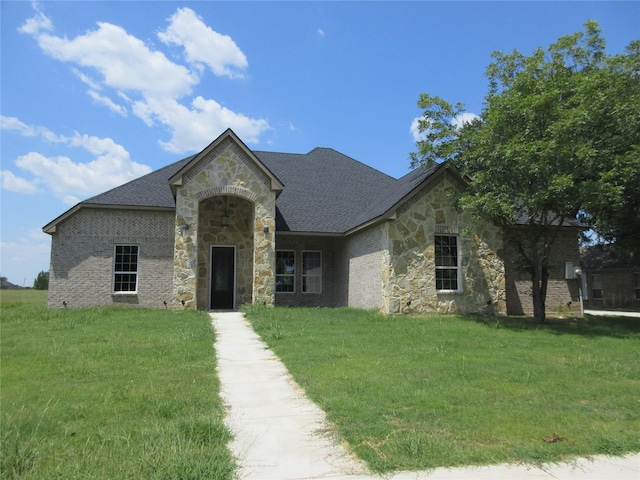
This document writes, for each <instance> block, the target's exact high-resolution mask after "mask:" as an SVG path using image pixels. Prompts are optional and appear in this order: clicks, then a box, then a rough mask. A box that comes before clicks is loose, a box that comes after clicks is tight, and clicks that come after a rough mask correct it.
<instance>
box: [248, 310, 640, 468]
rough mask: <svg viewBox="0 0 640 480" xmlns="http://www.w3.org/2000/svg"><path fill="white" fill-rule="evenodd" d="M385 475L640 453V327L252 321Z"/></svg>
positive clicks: (349, 317) (322, 317)
mask: <svg viewBox="0 0 640 480" xmlns="http://www.w3.org/2000/svg"><path fill="white" fill-rule="evenodd" d="M246 313H247V314H248V318H249V320H250V321H251V322H252V324H253V326H254V328H255V329H256V331H257V332H258V333H259V334H260V335H261V336H262V338H263V339H264V340H265V341H266V342H267V343H268V344H269V346H270V347H271V348H272V349H273V350H274V351H275V353H276V354H277V355H278V356H279V357H280V358H281V359H282V360H283V361H284V363H285V364H286V366H287V367H288V368H289V370H290V371H291V372H292V374H293V376H294V377H295V379H296V381H297V382H298V383H299V384H300V385H301V386H302V387H303V388H304V389H305V390H306V391H307V393H308V394H309V396H310V397H311V398H312V399H313V400H314V401H316V402H317V403H318V404H319V405H320V406H321V407H322V408H323V409H324V410H325V411H326V412H327V415H328V419H329V421H330V422H333V423H334V424H335V425H336V427H337V430H338V431H339V433H340V434H341V435H342V436H343V437H344V438H345V439H346V441H347V442H348V443H349V445H350V447H351V449H352V450H353V451H354V452H355V453H357V454H358V455H359V456H360V457H361V458H362V459H364V460H366V461H367V462H368V463H369V466H370V467H371V468H372V469H374V470H376V471H379V472H389V471H392V470H422V469H428V468H432V467H439V466H455V465H472V464H494V463H502V462H518V461H525V462H532V463H539V462H553V461H560V460H565V459H568V458H570V457H571V456H575V455H581V456H582V455H592V454H612V455H620V454H623V453H626V452H635V451H640V435H638V432H640V321H639V320H638V319H630V318H611V317H607V318H604V317H603V318H599V317H590V318H587V319H577V320H576V319H571V320H562V319H550V320H549V321H548V324H547V325H544V326H538V325H533V324H532V321H531V320H530V319H518V318H465V317H458V316H393V317H388V316H382V315H379V314H377V313H372V312H365V311H356V310H349V309H299V308H275V309H270V308H250V309H247V312H246Z"/></svg>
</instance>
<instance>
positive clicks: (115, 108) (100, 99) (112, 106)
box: [87, 90, 128, 117]
mask: <svg viewBox="0 0 640 480" xmlns="http://www.w3.org/2000/svg"><path fill="white" fill-rule="evenodd" d="M87 93H88V94H89V96H90V97H91V98H93V100H94V101H95V102H96V103H97V104H98V105H104V106H105V107H107V108H108V109H109V110H111V111H112V112H115V113H117V114H118V115H120V116H122V117H126V116H127V115H128V113H127V109H126V108H125V107H123V106H122V105H118V104H117V103H115V102H114V101H113V100H111V99H110V98H109V97H107V96H105V95H100V94H99V93H98V92H96V91H95V90H88V91H87Z"/></svg>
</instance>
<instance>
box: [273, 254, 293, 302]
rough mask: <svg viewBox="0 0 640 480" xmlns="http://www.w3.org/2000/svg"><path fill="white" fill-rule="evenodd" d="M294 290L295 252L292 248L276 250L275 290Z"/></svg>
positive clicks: (290, 291)
mask: <svg viewBox="0 0 640 480" xmlns="http://www.w3.org/2000/svg"><path fill="white" fill-rule="evenodd" d="M295 291H296V252H294V251H293V250H277V251H276V292H280V293H294V292H295Z"/></svg>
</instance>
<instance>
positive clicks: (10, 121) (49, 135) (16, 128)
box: [0, 115, 67, 143]
mask: <svg viewBox="0 0 640 480" xmlns="http://www.w3.org/2000/svg"><path fill="white" fill-rule="evenodd" d="M0 128H2V130H10V131H13V132H16V133H19V134H20V135H22V136H23V137H35V136H40V137H42V138H43V139H44V140H46V141H47V142H51V143H64V142H66V141H67V139H66V138H65V137H62V136H60V135H56V134H55V133H53V132H52V131H51V130H49V129H48V128H45V127H37V126H33V125H27V124H26V123H24V122H21V121H20V120H18V119H17V118H16V117H5V116H4V115H0Z"/></svg>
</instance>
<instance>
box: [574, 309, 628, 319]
mask: <svg viewBox="0 0 640 480" xmlns="http://www.w3.org/2000/svg"><path fill="white" fill-rule="evenodd" d="M584 313H585V314H586V315H603V316H605V317H635V318H640V312H618V311H614V310H585V311H584Z"/></svg>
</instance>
